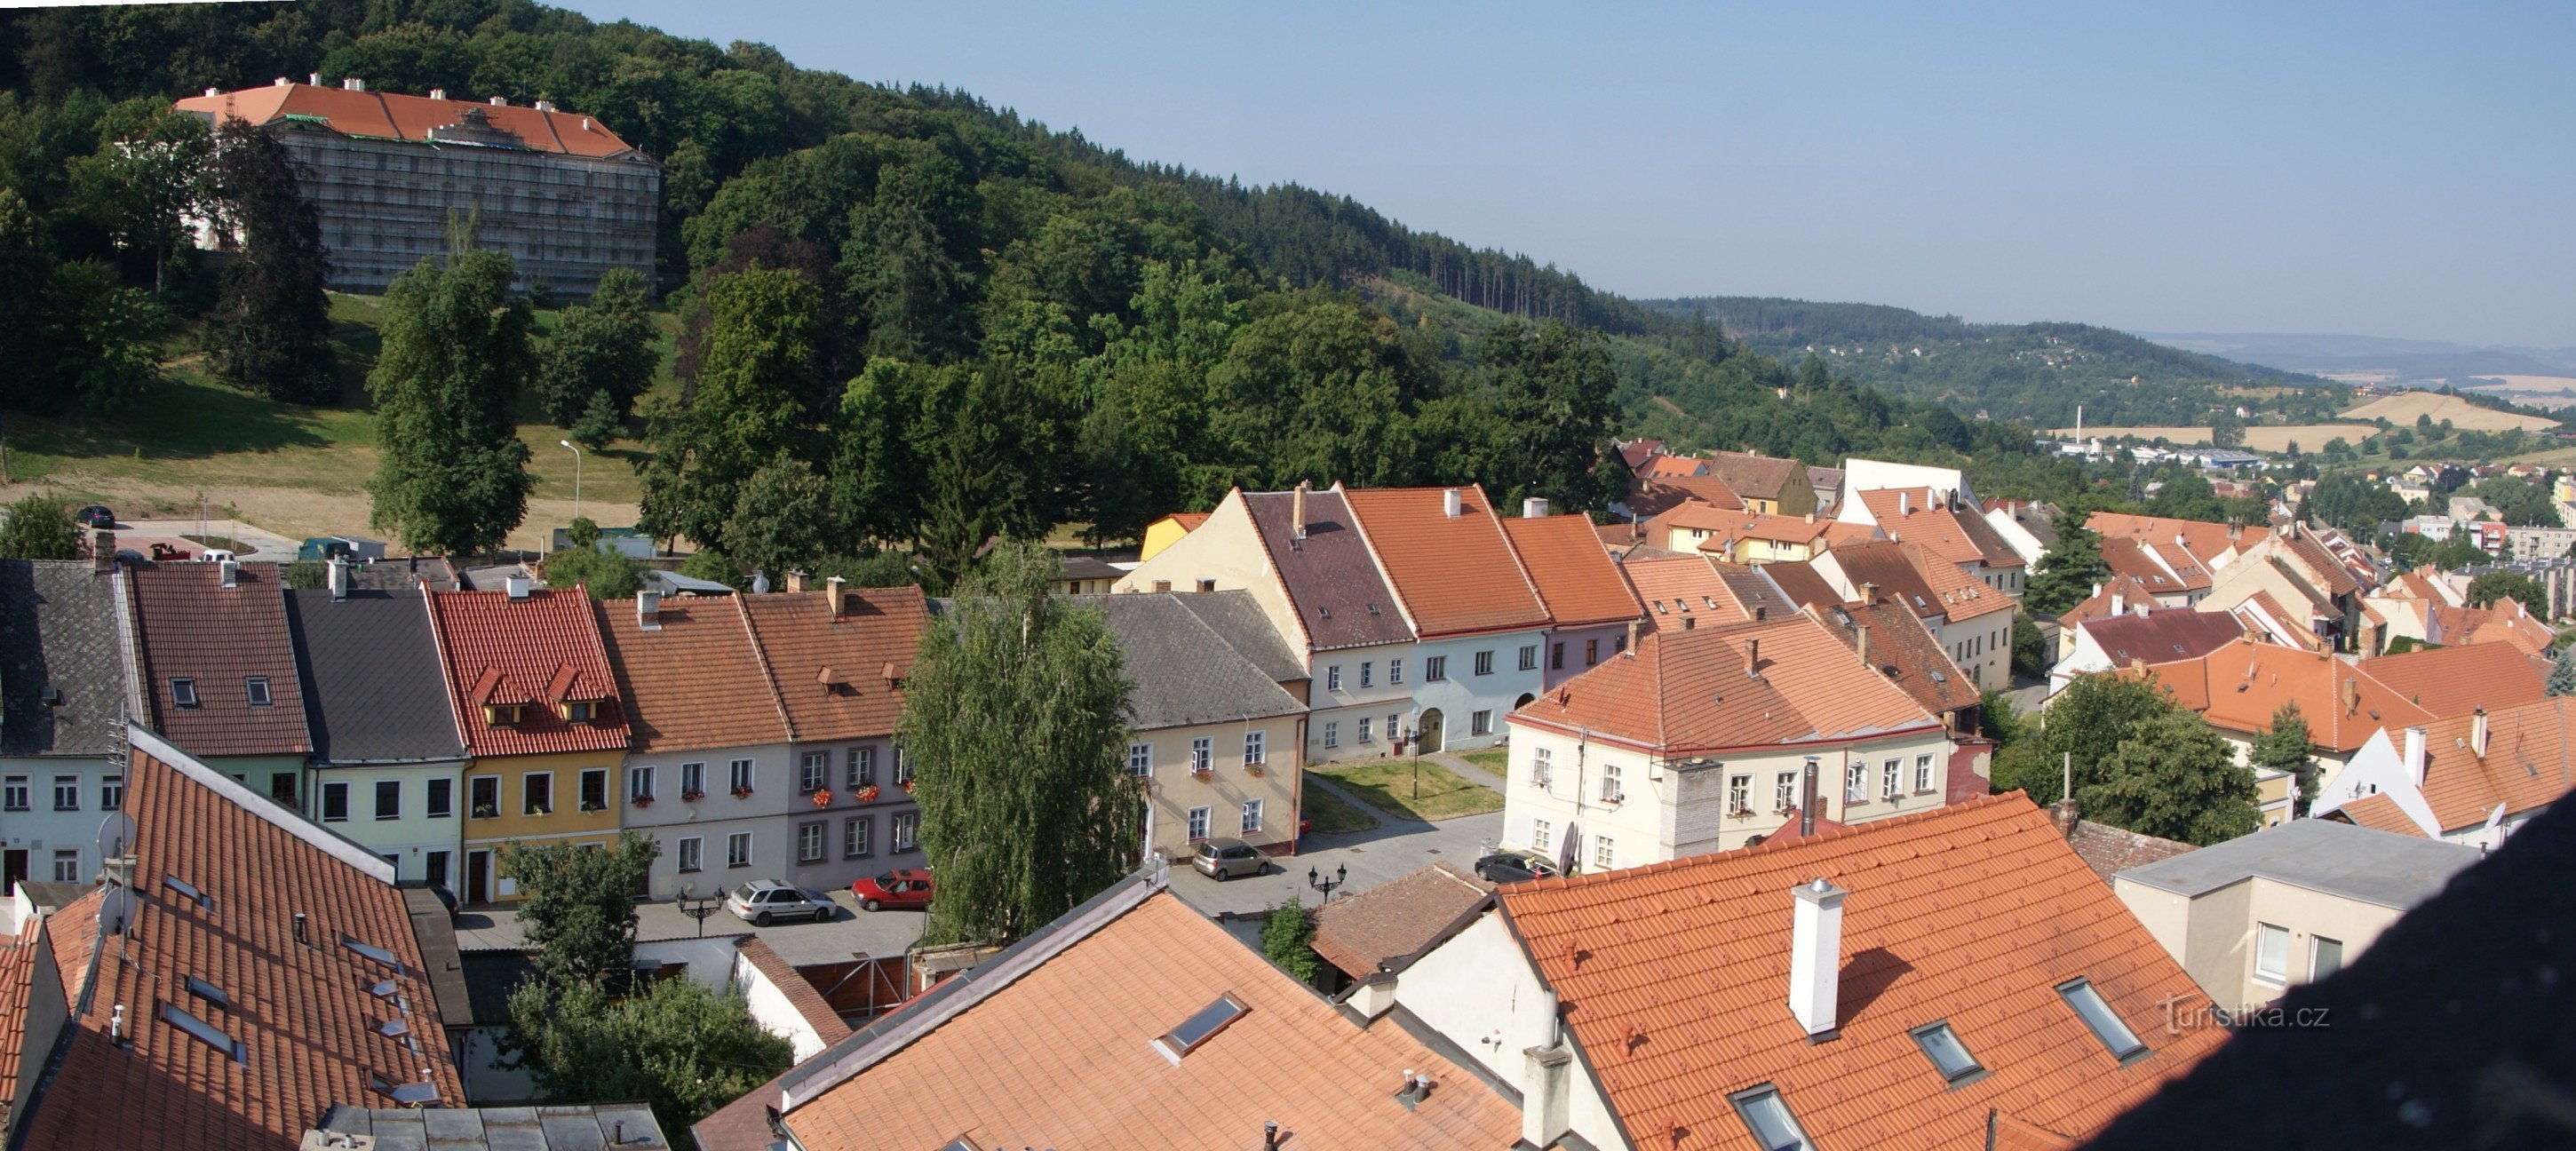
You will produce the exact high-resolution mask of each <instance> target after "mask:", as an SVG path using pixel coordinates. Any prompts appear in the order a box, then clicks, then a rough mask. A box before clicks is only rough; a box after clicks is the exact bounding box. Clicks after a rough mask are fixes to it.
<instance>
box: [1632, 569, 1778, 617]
mask: <svg viewBox="0 0 2576 1151" xmlns="http://www.w3.org/2000/svg"><path fill="white" fill-rule="evenodd" d="M1619 574H1620V575H1621V576H1623V577H1625V578H1626V579H1627V581H1628V587H1629V589H1630V590H1631V591H1632V592H1633V593H1634V594H1635V595H1636V597H1637V599H1638V601H1639V602H1641V603H1643V604H1645V605H1646V606H1645V621H1644V625H1643V626H1644V628H1645V630H1648V631H1657V630H1666V629H1669V630H1673V631H1680V630H1682V629H1683V621H1685V620H1689V621H1694V622H1693V623H1692V625H1691V626H1694V627H1697V626H1703V625H1710V624H1721V623H1735V622H1738V621H1741V620H1746V619H1751V618H1752V617H1751V616H1750V615H1747V614H1746V613H1745V611H1744V609H1743V608H1741V607H1739V606H1737V605H1736V602H1735V596H1734V594H1733V593H1732V592H1730V591H1729V590H1728V589H1727V586H1726V581H1725V580H1723V579H1720V578H1719V577H1718V572H1717V563H1716V561H1714V560H1711V559H1709V558H1708V557H1707V556H1704V555H1698V556H1667V557H1661V558H1654V559H1631V560H1629V561H1627V562H1625V563H1622V564H1620V565H1619Z"/></svg>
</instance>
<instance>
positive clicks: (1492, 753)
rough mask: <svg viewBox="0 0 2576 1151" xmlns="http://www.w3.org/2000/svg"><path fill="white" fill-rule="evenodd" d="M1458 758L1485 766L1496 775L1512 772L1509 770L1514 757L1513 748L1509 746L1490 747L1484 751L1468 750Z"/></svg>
mask: <svg viewBox="0 0 2576 1151" xmlns="http://www.w3.org/2000/svg"><path fill="white" fill-rule="evenodd" d="M1458 758H1460V759H1463V760H1466V761H1467V762H1469V763H1472V764H1475V765H1476V766H1478V767H1481V768H1484V769H1485V770H1487V771H1490V772H1493V773H1494V774H1495V775H1509V774H1511V773H1510V771H1509V764H1510V762H1511V758H1512V750H1511V749H1510V748H1508V747H1489V748H1486V749H1485V750H1483V751H1471V752H1468V753H1466V754H1465V755H1461V756H1459V757H1458Z"/></svg>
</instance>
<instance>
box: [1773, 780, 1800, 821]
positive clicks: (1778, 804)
mask: <svg viewBox="0 0 2576 1151" xmlns="http://www.w3.org/2000/svg"><path fill="white" fill-rule="evenodd" d="M1797 805H1798V773H1797V772H1794V771H1783V772H1778V773H1775V774H1773V775H1772V777H1771V810H1772V811H1773V812H1774V813H1780V812H1786V811H1788V810H1789V809H1790V808H1792V807H1796V806H1797Z"/></svg>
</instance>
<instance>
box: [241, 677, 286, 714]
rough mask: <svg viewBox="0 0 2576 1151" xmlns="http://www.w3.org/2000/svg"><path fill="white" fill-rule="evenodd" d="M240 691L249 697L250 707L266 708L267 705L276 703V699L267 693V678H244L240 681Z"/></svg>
mask: <svg viewBox="0 0 2576 1151" xmlns="http://www.w3.org/2000/svg"><path fill="white" fill-rule="evenodd" d="M242 690H243V691H244V692H246V693H248V695H249V696H250V705H251V706H252V707H267V706H268V705H270V704H272V703H275V702H277V701H276V697H274V696H272V695H270V694H269V693H268V677H267V676H264V675H254V676H246V677H244V678H243V679H242Z"/></svg>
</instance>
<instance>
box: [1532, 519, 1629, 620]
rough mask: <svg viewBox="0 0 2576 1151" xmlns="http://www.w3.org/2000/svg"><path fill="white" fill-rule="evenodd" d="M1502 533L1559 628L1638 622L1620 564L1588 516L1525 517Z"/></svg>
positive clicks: (1549, 615)
mask: <svg viewBox="0 0 2576 1151" xmlns="http://www.w3.org/2000/svg"><path fill="white" fill-rule="evenodd" d="M1503 534H1505V535H1507V536H1509V537H1511V543H1512V550H1514V551H1516V552H1518V553H1520V557H1521V566H1522V567H1523V568H1524V569H1525V570H1527V571H1528V572H1529V577H1530V581H1531V582H1532V583H1535V584H1537V585H1538V593H1539V599H1540V601H1541V602H1542V603H1544V604H1545V605H1546V606H1547V613H1548V617H1549V618H1551V619H1553V620H1555V621H1556V625H1557V626H1558V627H1582V626H1586V625H1590V624H1602V623H1617V622H1619V621H1621V620H1630V619H1635V618H1637V614H1638V608H1637V601H1636V599H1635V597H1632V596H1630V595H1629V594H1628V588H1627V585H1626V584H1625V583H1624V582H1623V581H1621V580H1620V578H1619V566H1618V565H1617V564H1614V563H1612V562H1610V552H1609V551H1608V550H1607V549H1605V548H1603V547H1602V546H1601V537H1600V536H1598V535H1596V534H1594V533H1593V531H1592V520H1591V519H1590V518H1589V517H1585V516H1576V515H1566V516H1534V517H1532V516H1524V517H1519V518H1515V519H1506V520H1504V521H1503Z"/></svg>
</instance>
